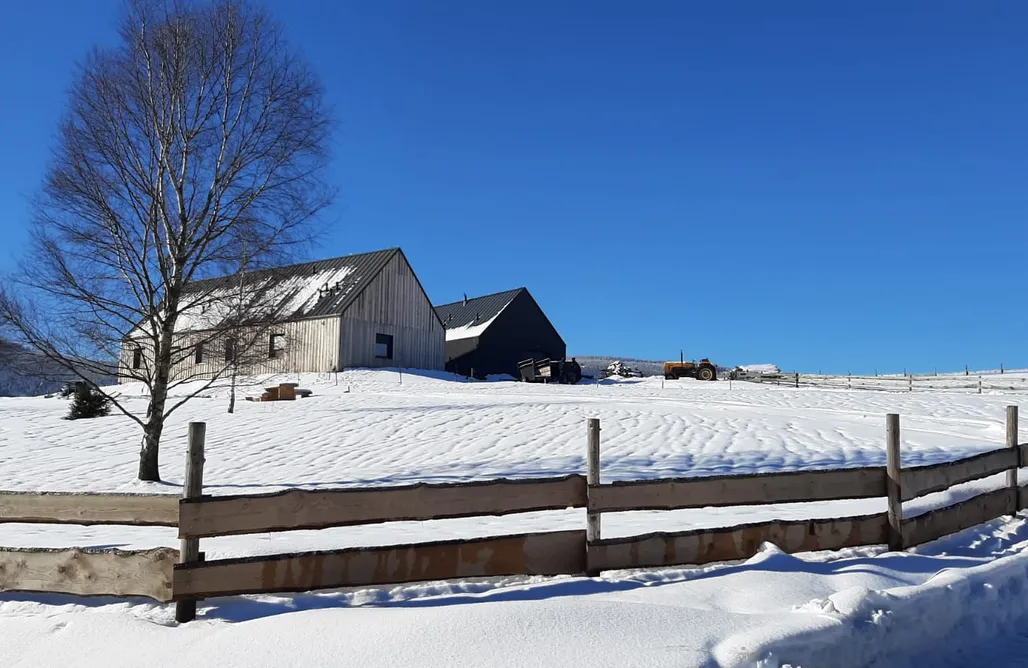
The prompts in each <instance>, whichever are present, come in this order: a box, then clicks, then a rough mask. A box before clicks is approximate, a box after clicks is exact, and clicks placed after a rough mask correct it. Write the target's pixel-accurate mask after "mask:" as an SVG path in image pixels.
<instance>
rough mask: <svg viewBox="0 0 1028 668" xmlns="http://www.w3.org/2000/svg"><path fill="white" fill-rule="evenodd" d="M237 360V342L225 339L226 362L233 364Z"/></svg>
mask: <svg viewBox="0 0 1028 668" xmlns="http://www.w3.org/2000/svg"><path fill="white" fill-rule="evenodd" d="M235 359H236V340H235V339H225V361H226V362H233V361H235Z"/></svg>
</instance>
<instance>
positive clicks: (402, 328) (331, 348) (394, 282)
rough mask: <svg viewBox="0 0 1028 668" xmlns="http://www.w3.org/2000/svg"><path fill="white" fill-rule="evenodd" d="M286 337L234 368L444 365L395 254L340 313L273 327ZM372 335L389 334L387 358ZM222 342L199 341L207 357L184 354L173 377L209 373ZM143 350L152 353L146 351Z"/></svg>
mask: <svg viewBox="0 0 1028 668" xmlns="http://www.w3.org/2000/svg"><path fill="white" fill-rule="evenodd" d="M272 331H274V332H276V333H281V334H283V335H284V344H285V350H284V354H283V356H282V357H280V358H274V359H268V358H267V354H266V353H267V349H268V343H267V342H266V341H265V342H264V343H263V344H258V345H257V346H256V348H257V349H258V350H257V351H256V352H257V353H262V354H259V355H256V356H254V355H252V354H251V355H250V357H256V358H257V359H256V361H254V362H253V363H251V364H248V365H245V366H242V367H240V372H241V373H242V374H243V375H252V374H271V373H298V372H317V373H321V372H327V371H332V370H334V369H336V370H337V369H341V368H345V367H351V368H352V367H404V368H411V369H426V370H442V369H443V368H444V367H445V365H446V334H445V331H444V330H443V326H442V323H440V322H439V318H438V317H437V316H436V314H435V309H433V308H432V303H431V302H430V301H429V299H428V297H427V296H425V293H424V291H423V290H422V289H421V285H420V284H419V283H418V279H417V277H416V276H415V275H414V271H413V270H412V269H411V267H410V265H409V264H408V263H407V260H406V258H405V257H404V256H403V254H402V253H399V252H397V253H396V254H395V255H394V256H393V258H392V259H391V260H390V261H389V263H388V264H387V265H386V266H385V267H384V268H383V269H382V271H381V272H380V273H379V274H378V276H376V277H375V278H374V279H373V280H372V281H371V283H370V284H368V286H367V287H365V288H364V290H363V291H362V292H361V293H360V295H359V296H358V297H357V299H356V300H354V302H353V304H351V305H350V307H349V308H348V309H347V310H346V312H345V313H344V314H343V316H342V318H340V317H338V316H329V317H324V318H312V319H308V320H298V321H293V322H285V323H282V324H281V325H279V326H278V327H276V328H275V329H274V330H272ZM376 334H388V335H391V336H392V337H393V357H392V359H379V358H376V357H375V339H376ZM176 339H177V340H176V345H179V346H184V347H187V348H192V346H193V345H195V340H196V336H195V335H191V334H189V333H183V334H181V335H179V336H177V337H176ZM224 345H225V344H224V341H220V340H219V341H209V342H207V343H206V344H205V345H204V357H205V361H204V362H201V363H200V364H196V363H195V360H194V358H193V356H192V355H188V356H187V357H186V358H185V359H183V360H181V361H180V362H179V363H178V364H176V365H175V366H174V367H173V369H172V379H173V380H182V379H185V378H210V377H211V376H212V375H213V374H214V373H216V372H217V371H218V370H220V369H221V368H222V367H223V366H224V364H225V363H224V359H225V358H224V355H225V349H224ZM133 349H134V344H132V343H128V344H125V345H123V346H122V354H121V360H120V362H121V367H122V368H123V369H127V368H129V365H131V363H132V351H133ZM144 355H150V356H152V352H151V351H148V350H144Z"/></svg>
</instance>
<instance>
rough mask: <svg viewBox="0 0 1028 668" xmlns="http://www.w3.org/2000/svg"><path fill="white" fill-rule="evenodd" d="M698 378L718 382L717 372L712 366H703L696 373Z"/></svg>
mask: <svg viewBox="0 0 1028 668" xmlns="http://www.w3.org/2000/svg"><path fill="white" fill-rule="evenodd" d="M696 377H697V378H699V379H700V380H717V371H715V370H714V367H712V366H701V367H700V368H699V370H698V371H697V372H696Z"/></svg>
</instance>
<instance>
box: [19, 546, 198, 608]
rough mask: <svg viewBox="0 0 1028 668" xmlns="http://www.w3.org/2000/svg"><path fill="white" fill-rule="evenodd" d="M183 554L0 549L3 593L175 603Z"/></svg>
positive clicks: (159, 550) (160, 550)
mask: <svg viewBox="0 0 1028 668" xmlns="http://www.w3.org/2000/svg"><path fill="white" fill-rule="evenodd" d="M177 560H178V550H173V549H171V548H168V547H161V548H157V549H153V550H140V551H131V552H128V551H122V550H89V549H68V550H64V549H61V550H37V549H17V548H6V547H0V591H25V592H45V593H52V594H74V595H78V596H145V597H147V598H152V599H156V600H158V601H162V602H165V601H170V600H171V593H172V590H171V583H172V572H173V567H174V565H175V562H176V561H177Z"/></svg>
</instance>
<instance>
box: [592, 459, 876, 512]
mask: <svg viewBox="0 0 1028 668" xmlns="http://www.w3.org/2000/svg"><path fill="white" fill-rule="evenodd" d="M883 489H885V469H884V468H883V467H880V466H879V467H867V468H854V469H841V470H828V471H789V472H786V473H753V474H748V475H724V476H712V477H703V478H675V479H665V480H639V481H630V482H615V483H611V484H607V485H599V486H595V487H591V488H590V489H589V510H590V511H592V512H618V511H631V510H676V509H680V508H706V507H715V506H749V505H761V504H768V503H800V502H806V501H835V500H841V499H865V498H872V497H876V496H883V493H882V490H883Z"/></svg>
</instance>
